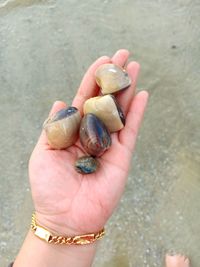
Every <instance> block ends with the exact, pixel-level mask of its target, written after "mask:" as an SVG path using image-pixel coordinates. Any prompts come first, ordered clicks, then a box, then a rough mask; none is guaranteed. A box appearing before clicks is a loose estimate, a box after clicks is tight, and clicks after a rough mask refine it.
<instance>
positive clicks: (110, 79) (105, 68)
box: [95, 64, 131, 95]
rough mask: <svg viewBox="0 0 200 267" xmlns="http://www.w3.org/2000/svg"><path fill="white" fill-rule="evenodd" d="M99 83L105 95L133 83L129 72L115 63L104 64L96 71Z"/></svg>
mask: <svg viewBox="0 0 200 267" xmlns="http://www.w3.org/2000/svg"><path fill="white" fill-rule="evenodd" d="M95 78H96V82H97V84H98V85H99V86H100V87H101V92H102V94H103V95H105V94H112V93H115V92H118V91H120V90H123V89H125V88H127V87H129V86H130V85H131V79H130V77H129V75H128V73H127V72H126V71H125V70H124V69H122V68H121V67H119V66H117V65H115V64H103V65H101V66H100V67H99V68H98V69H97V70H96V73H95Z"/></svg>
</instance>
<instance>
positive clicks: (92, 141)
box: [79, 113, 111, 157]
mask: <svg viewBox="0 0 200 267" xmlns="http://www.w3.org/2000/svg"><path fill="white" fill-rule="evenodd" d="M79 136H80V141H81V144H82V146H83V148H84V149H85V151H86V152H87V153H88V154H89V155H92V156H97V157H98V156H101V155H102V154H103V153H104V152H105V151H106V150H107V149H108V148H109V147H110V146H111V137H110V133H109V131H108V129H107V128H106V126H105V125H104V123H103V122H102V121H101V120H100V119H98V118H97V117H96V116H95V115H94V114H91V113H88V114H86V115H85V116H84V117H83V119H82V121H81V126H80V131H79Z"/></svg>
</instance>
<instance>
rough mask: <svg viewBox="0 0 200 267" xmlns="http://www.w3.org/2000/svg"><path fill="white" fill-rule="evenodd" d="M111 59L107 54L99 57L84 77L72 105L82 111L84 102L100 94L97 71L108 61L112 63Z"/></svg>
mask: <svg viewBox="0 0 200 267" xmlns="http://www.w3.org/2000/svg"><path fill="white" fill-rule="evenodd" d="M110 62H111V59H110V58H109V57H107V56H103V57H100V58H99V59H97V60H96V61H95V62H94V63H93V64H92V65H91V66H90V67H89V69H88V71H87V72H86V74H85V75H84V77H83V80H82V82H81V85H80V87H79V89H78V91H77V94H76V96H75V98H74V100H73V102H72V106H74V107H76V108H77V109H78V110H79V111H80V112H81V113H82V109H83V104H84V102H85V101H86V100H87V99H88V98H91V97H93V96H96V95H98V91H99V87H98V86H97V84H96V81H95V72H96V70H97V68H98V67H99V66H100V65H102V64H106V63H110Z"/></svg>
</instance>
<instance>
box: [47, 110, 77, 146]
mask: <svg viewBox="0 0 200 267" xmlns="http://www.w3.org/2000/svg"><path fill="white" fill-rule="evenodd" d="M80 122H81V115H80V113H79V111H78V109H77V108H75V107H68V108H65V109H61V110H60V111H58V112H57V113H55V114H54V115H52V116H51V117H49V118H48V119H47V120H46V121H45V122H44V125H43V128H44V129H45V131H46V134H47V138H48V143H49V145H50V146H51V147H52V148H55V149H64V148H67V147H69V146H71V145H73V144H74V143H75V142H76V140H77V138H78V131H79V126H80Z"/></svg>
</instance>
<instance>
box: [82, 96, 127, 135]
mask: <svg viewBox="0 0 200 267" xmlns="http://www.w3.org/2000/svg"><path fill="white" fill-rule="evenodd" d="M83 111H84V114H87V113H92V114H94V115H96V116H97V117H98V118H99V119H100V120H102V121H103V123H104V124H105V125H106V127H107V128H108V130H109V131H110V132H116V131H119V130H121V129H122V128H123V127H124V125H125V117H124V114H123V112H122V110H121V108H120V106H119V104H118V103H117V100H116V99H115V97H114V96H112V95H104V96H96V97H92V98H90V99H88V100H87V101H86V102H85V104H84V107H83Z"/></svg>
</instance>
